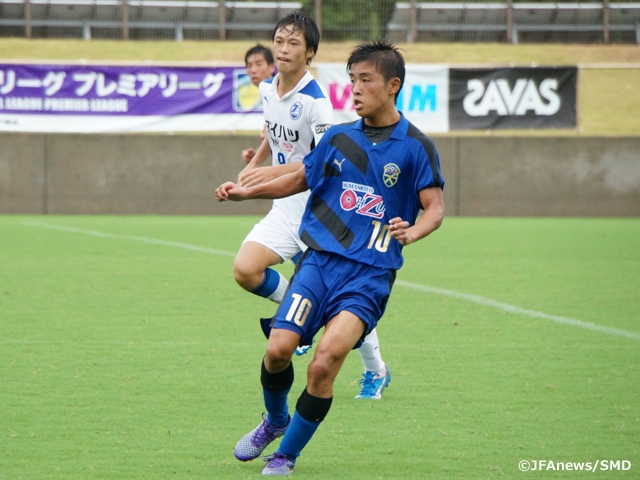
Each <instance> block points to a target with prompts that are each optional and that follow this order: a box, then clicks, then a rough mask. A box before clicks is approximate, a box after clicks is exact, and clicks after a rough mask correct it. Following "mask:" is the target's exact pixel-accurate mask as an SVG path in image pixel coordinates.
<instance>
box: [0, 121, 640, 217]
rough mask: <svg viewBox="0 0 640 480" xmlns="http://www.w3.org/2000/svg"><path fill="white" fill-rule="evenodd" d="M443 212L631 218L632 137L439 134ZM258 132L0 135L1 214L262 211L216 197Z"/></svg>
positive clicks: (637, 144) (637, 185)
mask: <svg viewBox="0 0 640 480" xmlns="http://www.w3.org/2000/svg"><path fill="white" fill-rule="evenodd" d="M435 141H436V145H437V147H438V150H439V152H440V158H441V164H442V170H443V175H444V177H445V180H446V186H445V207H446V213H447V215H462V216H597V217H609V216H616V217H635V216H640V137H639V138H636V137H633V138H574V137H571V138H560V137H547V138H543V137H467V136H463V137H451V136H446V137H444V136H443V137H437V138H435ZM257 143H258V142H257V140H256V137H250V136H235V135H229V136H222V135H212V136H207V135H135V134H126V135H124V134H123V135H73V134H68V135H67V134H55V135H53V134H23V133H1V134H0V213H15V214H17V213H22V214H161V215H164V214H166V215H182V214H185V215H187V214H188V215H223V214H229V215H231V214H259V215H261V214H264V213H266V212H267V211H268V210H269V206H270V202H269V201H266V200H261V201H249V202H241V203H231V202H229V203H224V204H219V203H217V202H215V200H214V198H213V192H214V190H215V188H216V187H217V186H218V185H219V184H220V183H222V182H223V181H226V180H233V179H235V178H236V176H237V173H238V172H239V171H240V169H241V168H242V167H243V163H242V161H241V160H240V158H239V156H240V151H241V150H242V149H243V148H246V147H247V146H254V147H256V146H257Z"/></svg>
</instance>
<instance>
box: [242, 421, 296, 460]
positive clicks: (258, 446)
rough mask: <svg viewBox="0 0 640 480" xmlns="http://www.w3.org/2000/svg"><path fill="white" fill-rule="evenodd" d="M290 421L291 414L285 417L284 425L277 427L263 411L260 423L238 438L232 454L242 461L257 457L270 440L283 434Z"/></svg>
mask: <svg viewBox="0 0 640 480" xmlns="http://www.w3.org/2000/svg"><path fill="white" fill-rule="evenodd" d="M290 423H291V416H289V418H288V419H287V424H286V425H285V426H284V427H282V428H277V427H275V426H273V425H271V423H269V420H267V416H266V415H265V414H264V413H263V414H262V422H260V425H258V426H257V427H256V428H254V429H253V430H252V431H250V432H249V433H247V434H246V435H245V436H244V437H242V438H241V439H240V441H239V442H238V443H237V444H236V448H234V449H233V454H234V455H235V457H236V458H237V459H238V460H240V461H242V462H248V461H249V460H253V459H254V458H258V457H259V456H260V455H261V454H262V452H264V449H265V448H267V446H269V444H270V443H271V442H273V441H274V440H275V439H276V438H280V437H282V436H283V435H284V432H286V431H287V428H288V427H289V424H290Z"/></svg>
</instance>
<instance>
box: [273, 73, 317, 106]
mask: <svg viewBox="0 0 640 480" xmlns="http://www.w3.org/2000/svg"><path fill="white" fill-rule="evenodd" d="M279 79H280V73H278V74H277V75H276V76H275V77H273V81H272V82H271V90H272V91H273V93H274V95H275V97H276V98H278V99H279V100H280V101H282V100H286V99H287V98H289V97H290V96H291V95H293V94H294V93H298V92H299V91H300V90H302V89H303V88H304V87H306V86H307V84H308V83H309V82H310V81H311V80H313V76H312V75H311V73H309V70H307V71H306V72H305V73H304V75H303V76H302V78H301V79H300V81H299V82H298V84H297V85H296V86H295V87H294V88H293V90H291V91H290V92H287V93H286V94H285V95H283V96H282V97H278V80H279Z"/></svg>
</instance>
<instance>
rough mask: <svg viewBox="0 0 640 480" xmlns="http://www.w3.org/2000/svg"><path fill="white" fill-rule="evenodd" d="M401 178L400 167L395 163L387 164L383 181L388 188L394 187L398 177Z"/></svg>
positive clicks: (383, 173)
mask: <svg viewBox="0 0 640 480" xmlns="http://www.w3.org/2000/svg"><path fill="white" fill-rule="evenodd" d="M399 176H400V167H398V165H396V164H395V163H387V164H386V165H385V166H384V171H383V172H382V181H383V182H384V184H385V185H386V186H387V188H391V187H393V186H394V185H395V184H396V182H397V181H398V177H399Z"/></svg>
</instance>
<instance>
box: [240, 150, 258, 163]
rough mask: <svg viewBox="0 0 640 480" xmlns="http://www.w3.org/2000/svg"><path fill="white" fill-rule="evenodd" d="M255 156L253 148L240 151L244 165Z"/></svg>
mask: <svg viewBox="0 0 640 480" xmlns="http://www.w3.org/2000/svg"><path fill="white" fill-rule="evenodd" d="M255 156H256V151H255V150H254V149H253V148H245V149H244V150H242V160H244V163H249V162H250V161H251V159H252V158H253V157H255Z"/></svg>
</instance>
